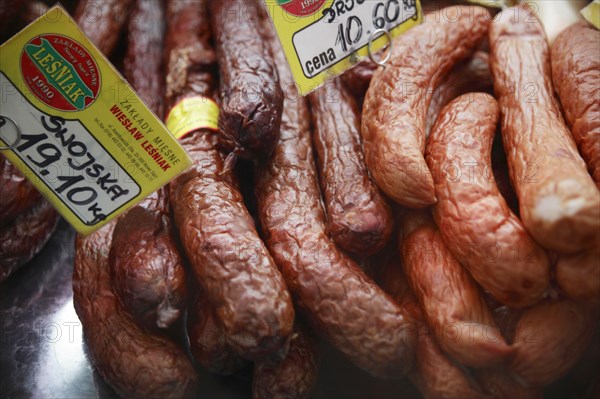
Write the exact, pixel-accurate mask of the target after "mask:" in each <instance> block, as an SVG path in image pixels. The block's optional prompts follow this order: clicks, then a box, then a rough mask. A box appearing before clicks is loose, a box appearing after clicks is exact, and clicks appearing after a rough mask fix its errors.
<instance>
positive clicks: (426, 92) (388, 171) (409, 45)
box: [362, 6, 491, 208]
mask: <svg viewBox="0 0 600 399" xmlns="http://www.w3.org/2000/svg"><path fill="white" fill-rule="evenodd" d="M444 10H445V15H446V17H444V18H441V19H439V21H440V22H436V21H435V20H434V19H431V20H428V21H427V22H425V23H424V24H422V25H419V26H417V27H415V28H412V29H411V30H409V31H408V32H407V33H405V34H404V35H403V36H402V40H400V41H399V43H398V44H397V45H395V46H394V47H393V50H392V56H391V59H390V60H389V62H388V64H387V65H386V67H385V68H380V69H378V70H377V72H375V75H374V76H373V80H372V81H371V85H370V86H369V90H367V94H366V97H365V103H364V106H363V118H362V136H363V139H364V150H365V159H366V162H367V165H368V166H369V170H370V171H371V173H372V175H373V178H374V179H375V181H376V182H377V184H378V185H379V188H381V189H382V190H383V191H384V192H385V193H386V194H387V195H388V196H389V197H390V198H392V199H393V200H394V201H396V202H398V203H400V204H402V205H405V206H408V207H413V208H423V207H426V206H428V205H431V204H434V203H435V202H436V198H435V194H434V188H433V178H432V177H431V173H430V172H429V170H428V169H427V165H426V164H425V159H424V158H423V152H424V151H425V135H426V132H425V128H426V122H427V109H428V107H429V104H430V102H431V97H432V94H433V90H434V89H435V88H436V87H437V86H438V85H439V83H440V82H441V80H442V79H443V77H444V76H445V75H446V74H447V73H448V72H449V71H450V69H451V68H452V67H453V66H454V65H455V64H456V63H457V62H459V61H461V60H462V59H465V58H467V57H468V56H469V55H470V54H471V53H472V52H473V51H474V50H475V48H476V47H477V45H478V43H479V42H480V41H481V39H483V37H484V36H485V35H486V34H487V32H488V25H489V22H490V18H491V17H490V14H489V12H488V11H487V10H486V9H484V8H482V7H473V6H456V7H449V8H446V9H444ZM448 15H449V16H448Z"/></svg>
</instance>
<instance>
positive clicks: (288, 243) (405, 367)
mask: <svg viewBox="0 0 600 399" xmlns="http://www.w3.org/2000/svg"><path fill="white" fill-rule="evenodd" d="M264 26H265V27H266V29H265V31H266V32H270V34H269V35H268V38H269V42H270V44H271V48H272V49H273V51H274V56H275V59H276V60H277V62H276V64H277V66H278V67H279V75H280V77H281V80H282V82H283V84H284V85H285V87H286V88H287V90H286V93H288V94H290V95H288V96H286V103H285V106H284V114H283V118H282V124H281V126H282V128H281V140H280V141H279V144H278V145H277V147H276V149H275V153H274V155H273V158H272V159H271V160H269V161H267V162H264V163H262V164H260V165H259V166H258V168H257V171H256V184H255V194H256V197H257V202H258V213H259V217H260V220H261V225H262V229H263V232H264V235H265V241H266V243H267V245H268V247H269V250H270V251H271V253H272V254H273V257H274V258H275V261H276V262H277V264H278V265H279V267H280V268H281V271H282V273H283V275H284V277H285V280H286V283H287V284H288V287H289V288H290V290H291V292H292V294H293V296H294V300H295V304H296V305H297V306H298V308H299V309H300V310H301V311H302V312H303V313H304V314H305V315H306V317H307V319H308V321H309V322H310V323H311V324H312V326H313V327H314V330H315V331H318V332H319V333H320V334H322V335H323V336H324V337H325V338H326V339H327V340H328V341H330V342H331V343H332V344H333V345H334V346H335V347H336V348H337V349H338V350H340V351H341V352H342V353H343V354H344V355H345V356H346V357H348V358H349V359H350V360H351V361H352V362H354V363H355V364H356V365H358V366H359V367H361V368H363V369H364V370H366V371H368V372H370V373H371V374H374V375H378V376H386V377H396V378H398V377H401V376H402V375H403V374H406V373H407V372H408V371H409V370H410V368H411V366H412V363H413V355H414V344H415V337H414V335H413V334H412V333H411V331H409V330H410V328H411V320H410V318H409V315H408V314H407V312H406V311H405V310H404V309H402V308H401V307H399V306H397V305H396V304H395V303H394V302H393V301H392V299H391V298H389V297H388V296H387V295H386V294H385V293H384V292H383V291H382V290H381V289H380V288H379V287H378V286H377V285H376V284H375V283H374V282H373V281H371V280H370V279H369V278H368V277H367V276H366V275H365V274H364V273H363V272H362V270H360V268H359V267H358V266H357V265H356V264H355V263H354V262H353V261H352V260H350V258H348V257H347V256H345V255H344V254H342V253H341V252H340V251H339V250H338V249H337V247H336V246H335V244H334V243H333V241H332V240H331V239H329V238H328V236H327V231H326V227H325V214H324V212H323V208H322V206H321V198H320V193H319V186H318V178H317V171H316V168H315V165H314V160H313V152H312V147H311V137H310V129H309V121H310V116H309V114H308V108H307V105H306V103H305V101H304V99H303V98H302V97H300V96H299V95H298V93H297V92H296V91H295V88H294V87H295V86H294V85H293V79H292V76H291V72H290V71H289V69H288V68H287V66H286V65H287V64H286V62H285V58H284V55H283V50H282V49H281V46H280V44H279V43H278V40H277V38H276V37H275V36H274V33H273V28H271V27H270V22H269V23H265V24H264ZM291 94H294V95H293V96H292V95H291Z"/></svg>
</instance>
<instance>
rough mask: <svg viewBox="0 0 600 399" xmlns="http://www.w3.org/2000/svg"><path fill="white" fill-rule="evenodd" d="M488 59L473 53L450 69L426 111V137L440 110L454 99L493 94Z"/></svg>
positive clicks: (486, 54)
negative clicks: (467, 94)
mask: <svg viewBox="0 0 600 399" xmlns="http://www.w3.org/2000/svg"><path fill="white" fill-rule="evenodd" d="M488 59H489V55H488V53H485V52H483V51H477V52H475V54H473V57H471V58H469V59H468V60H465V61H463V62H461V63H459V64H457V65H456V66H455V67H454V68H452V70H451V71H450V72H449V73H448V76H446V78H445V79H444V80H443V81H442V83H440V85H439V86H438V87H437V88H436V89H435V91H434V92H433V96H432V97H431V102H430V103H429V108H428V109H427V124H426V127H425V132H426V134H427V135H429V134H430V133H431V128H432V127H433V124H434V123H435V120H436V119H437V117H438V115H439V114H440V112H441V111H442V108H444V107H445V106H446V105H447V104H448V103H449V102H450V101H452V100H454V99H455V98H456V97H458V96H461V95H463V94H465V93H472V92H481V91H483V92H487V93H492V92H493V89H494V82H493V81H492V74H491V72H490V64H489V62H488Z"/></svg>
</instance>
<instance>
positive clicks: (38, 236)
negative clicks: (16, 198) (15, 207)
mask: <svg viewBox="0 0 600 399" xmlns="http://www.w3.org/2000/svg"><path fill="white" fill-rule="evenodd" d="M58 219H59V217H58V213H56V211H55V210H54V208H53V207H52V205H50V203H49V202H48V201H46V200H45V199H43V198H40V199H38V201H37V203H35V204H34V205H33V206H32V207H31V208H30V209H28V210H26V211H24V212H23V213H21V214H19V215H18V216H17V217H16V218H15V219H14V220H13V221H12V222H11V223H10V224H8V225H6V226H3V227H2V228H0V283H1V282H2V281H4V280H6V279H7V278H8V276H10V274H11V273H13V272H14V271H16V270H17V269H19V268H20V267H21V266H23V265H24V264H25V263H27V262H28V261H29V260H31V259H32V258H33V257H34V256H35V255H36V254H37V253H38V252H39V251H40V250H41V249H42V247H43V246H44V245H45V244H46V242H47V241H48V239H49V238H50V236H51V235H52V233H53V232H54V229H55V228H56V225H57V223H58Z"/></svg>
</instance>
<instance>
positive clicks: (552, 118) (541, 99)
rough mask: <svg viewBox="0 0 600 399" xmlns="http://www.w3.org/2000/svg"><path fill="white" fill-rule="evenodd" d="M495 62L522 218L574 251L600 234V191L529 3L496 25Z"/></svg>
mask: <svg viewBox="0 0 600 399" xmlns="http://www.w3.org/2000/svg"><path fill="white" fill-rule="evenodd" d="M490 49H491V53H490V66H491V70H492V75H493V77H494V90H495V92H496V96H497V97H498V101H499V103H500V110H501V115H502V118H501V121H502V138H503V142H504V148H505V150H506V154H507V157H508V167H509V172H510V177H511V181H512V183H513V186H514V188H515V191H516V193H517V196H518V197H519V207H520V210H521V212H520V214H521V219H522V220H523V224H524V225H525V227H526V228H527V230H528V231H529V232H530V233H531V235H532V236H533V238H534V239H535V240H536V241H538V242H539V243H540V244H541V245H542V246H544V247H546V248H548V249H552V250H555V251H557V252H564V253H575V252H579V251H582V250H585V249H587V248H589V247H591V246H593V245H596V243H597V242H598V239H599V238H600V191H598V188H597V187H596V186H595V184H594V182H593V180H592V179H591V177H590V175H589V174H588V172H587V169H586V166H585V163H584V162H583V160H582V159H581V157H580V155H579V153H578V152H577V148H576V146H575V142H574V141H573V138H572V137H571V132H569V129H568V128H567V126H566V124H565V122H564V119H563V117H562V115H561V111H560V108H559V105H558V102H557V101H556V98H555V97H554V89H553V86H552V80H551V70H550V50H549V48H548V42H547V41H546V34H545V33H544V28H543V26H542V24H541V23H540V21H539V20H538V19H537V17H536V16H535V15H534V14H533V12H532V11H531V10H529V9H527V8H525V7H514V8H509V9H506V10H503V11H502V12H501V13H500V14H499V17H498V18H497V20H496V21H495V22H494V23H493V24H491V28H490Z"/></svg>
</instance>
